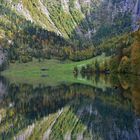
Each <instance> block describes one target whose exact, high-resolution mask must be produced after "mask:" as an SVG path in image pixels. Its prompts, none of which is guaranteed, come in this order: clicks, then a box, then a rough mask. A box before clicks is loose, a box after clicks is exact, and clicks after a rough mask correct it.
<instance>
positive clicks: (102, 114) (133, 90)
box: [0, 75, 140, 140]
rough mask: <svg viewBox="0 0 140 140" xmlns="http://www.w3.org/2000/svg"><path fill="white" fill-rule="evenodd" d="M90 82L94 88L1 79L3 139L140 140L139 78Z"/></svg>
mask: <svg viewBox="0 0 140 140" xmlns="http://www.w3.org/2000/svg"><path fill="white" fill-rule="evenodd" d="M85 79H86V80H87V81H88V80H89V81H90V83H92V84H90V85H89V84H80V83H65V84H64V83H63V84H62V83H60V84H58V85H52V86H50V85H49V86H48V85H45V84H38V85H34V84H32V83H31V84H26V83H22V82H21V83H20V82H19V83H17V82H16V83H14V82H13V81H9V80H8V79H6V78H4V77H0V140H12V139H15V140H140V78H139V77H132V78H131V77H130V76H105V75H100V76H99V75H96V76H92V77H91V76H87V77H84V80H85Z"/></svg>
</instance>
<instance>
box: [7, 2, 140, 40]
mask: <svg viewBox="0 0 140 140" xmlns="http://www.w3.org/2000/svg"><path fill="white" fill-rule="evenodd" d="M6 3H8V4H9V3H10V4H11V7H12V9H15V10H16V11H17V12H18V13H20V14H21V15H23V16H24V17H25V18H26V19H27V20H30V21H31V22H35V23H37V24H39V25H40V26H42V27H43V28H46V29H47V30H49V31H54V32H56V33H57V34H59V35H61V36H63V37H65V38H75V36H78V37H79V36H80V37H84V38H85V37H86V38H88V39H91V38H95V39H96V40H98V38H101V39H102V38H104V37H105V36H112V35H115V34H119V33H122V32H126V31H130V30H136V29H138V25H137V21H138V20H139V19H140V0H30V1H27V0H7V1H6Z"/></svg>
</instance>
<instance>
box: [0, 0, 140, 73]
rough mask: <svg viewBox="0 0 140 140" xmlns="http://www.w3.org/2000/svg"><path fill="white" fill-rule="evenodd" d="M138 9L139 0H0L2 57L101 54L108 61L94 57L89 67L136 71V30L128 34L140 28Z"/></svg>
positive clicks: (78, 57) (20, 58)
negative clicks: (3, 55) (97, 59)
mask: <svg viewBox="0 0 140 140" xmlns="http://www.w3.org/2000/svg"><path fill="white" fill-rule="evenodd" d="M139 14H140V11H139V0H136V1H132V0H130V1H128V2H126V1H124V0H123V1H122V2H120V1H115V0H107V1H96V0H89V1H86V0H79V1H78V0H57V1H56V0H53V1H50V0H34V1H33V0H31V1H27V0H6V1H5V0H0V17H1V18H0V46H1V47H2V49H3V52H4V54H5V55H6V57H5V58H6V61H2V62H4V63H5V62H6V64H8V63H16V62H19V63H27V62H30V61H33V60H34V59H38V61H39V62H40V61H43V60H44V59H51V58H56V59H59V60H66V59H70V60H73V61H80V60H85V59H88V58H92V57H96V56H99V55H102V54H105V56H107V57H108V56H111V57H110V58H111V61H109V59H107V61H106V59H104V60H105V61H102V62H101V64H98V63H99V62H98V61H94V62H93V64H92V65H93V66H92V67H96V70H91V71H98V69H99V71H105V70H110V71H112V72H121V73H130V72H131V73H136V74H139V72H138V69H139V66H138V65H139V62H138V59H139V54H138V52H139V51H138V50H139V47H138V46H139V41H138V39H136V38H139V31H135V32H134V33H131V32H132V31H134V30H138V28H139V25H138V24H137V23H138V21H139ZM135 52H137V54H135ZM1 67H3V65H1ZM88 67H89V66H88ZM90 69H91V66H90ZM88 71H90V70H88Z"/></svg>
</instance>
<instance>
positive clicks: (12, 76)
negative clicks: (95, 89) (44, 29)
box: [2, 55, 105, 85]
mask: <svg viewBox="0 0 140 140" xmlns="http://www.w3.org/2000/svg"><path fill="white" fill-rule="evenodd" d="M104 58H105V56H103V55H102V56H98V57H94V58H91V59H88V60H84V61H79V62H73V61H69V60H66V61H59V60H55V59H50V60H44V61H42V62H38V61H37V60H33V61H32V62H29V63H18V62H17V63H14V64H10V65H9V68H8V69H7V70H5V71H3V72H2V76H4V77H6V78H8V79H9V80H10V81H14V82H22V83H31V84H32V83H33V84H39V83H43V84H50V85H52V84H53V85H54V84H58V83H73V82H75V83H83V84H88V85H89V84H90V85H92V83H91V82H90V81H87V80H86V79H83V78H81V77H79V78H75V77H74V75H73V69H74V67H75V66H77V67H82V66H83V65H87V64H90V63H92V62H93V61H95V60H97V59H98V60H101V61H103V59H104ZM42 68H46V69H47V70H45V71H42V70H41V69H42ZM43 75H45V77H43Z"/></svg>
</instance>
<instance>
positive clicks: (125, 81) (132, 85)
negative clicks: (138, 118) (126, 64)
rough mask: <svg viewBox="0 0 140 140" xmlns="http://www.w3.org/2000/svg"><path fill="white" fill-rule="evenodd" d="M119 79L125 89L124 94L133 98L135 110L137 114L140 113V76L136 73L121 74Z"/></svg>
mask: <svg viewBox="0 0 140 140" xmlns="http://www.w3.org/2000/svg"><path fill="white" fill-rule="evenodd" d="M119 80H120V83H121V86H122V88H123V89H124V91H123V93H124V96H126V97H127V98H128V97H129V98H131V99H132V102H133V105H134V108H135V112H136V114H137V115H140V86H139V84H140V77H137V76H134V75H131V76H128V75H126V76H124V75H120V76H119Z"/></svg>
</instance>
